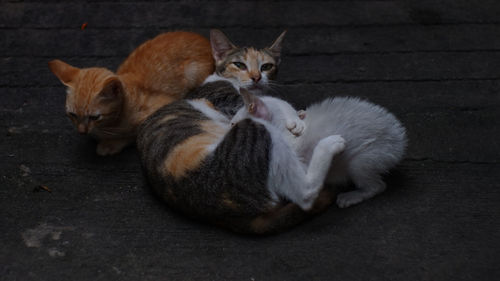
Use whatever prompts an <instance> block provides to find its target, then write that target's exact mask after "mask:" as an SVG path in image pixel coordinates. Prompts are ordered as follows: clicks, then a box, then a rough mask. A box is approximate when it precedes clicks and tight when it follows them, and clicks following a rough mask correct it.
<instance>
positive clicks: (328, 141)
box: [318, 135, 345, 154]
mask: <svg viewBox="0 0 500 281" xmlns="http://www.w3.org/2000/svg"><path fill="white" fill-rule="evenodd" d="M318 146H319V148H320V149H323V150H324V151H328V152H330V153H333V154H336V153H339V152H341V151H343V150H344V149H345V140H344V138H343V137H341V136H340V135H332V136H328V137H326V138H323V139H321V140H320V141H319V143H318Z"/></svg>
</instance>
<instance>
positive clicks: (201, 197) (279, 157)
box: [137, 99, 344, 233]
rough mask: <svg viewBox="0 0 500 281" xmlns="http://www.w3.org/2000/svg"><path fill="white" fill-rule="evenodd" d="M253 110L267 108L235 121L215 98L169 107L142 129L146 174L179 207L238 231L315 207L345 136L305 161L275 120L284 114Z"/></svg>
mask: <svg viewBox="0 0 500 281" xmlns="http://www.w3.org/2000/svg"><path fill="white" fill-rule="evenodd" d="M247 110H248V111H250V112H257V113H259V114H256V115H254V116H252V117H251V118H246V119H244V120H241V121H239V122H237V123H236V124H234V125H233V126H231V125H230V120H229V119H228V118H227V116H225V115H224V114H222V113H221V112H219V111H217V110H216V109H215V108H214V105H213V104H212V103H211V102H210V101H208V100H207V99H197V100H182V101H177V102H174V103H172V104H169V105H167V106H164V107H162V108H161V109H159V110H158V111H157V112H155V113H153V114H152V115H151V116H150V117H149V118H148V119H147V120H146V121H145V122H144V124H143V125H142V126H141V129H140V131H139V135H138V140H137V145H138V149H139V152H140V155H141V161H142V165H143V169H144V173H145V176H146V178H147V180H148V181H149V184H150V185H151V187H152V188H153V189H154V190H155V191H156V192H157V193H158V194H159V195H160V196H161V197H162V198H163V199H164V200H165V201H166V202H167V203H168V205H169V206H170V207H172V208H173V209H176V210H179V211H181V212H183V213H185V214H188V215H190V216H192V217H196V218H201V219H206V220H208V221H210V222H212V223H215V224H218V225H221V226H224V227H228V228H230V229H232V230H235V231H240V232H250V233H268V232H274V231H279V230H282V229H284V228H286V227H289V226H291V225H294V224H296V223H298V221H300V220H302V219H303V218H304V217H305V216H306V211H308V210H311V209H312V207H313V204H314V203H315V200H316V198H318V194H319V192H320V191H321V188H322V186H323V182H324V180H325V177H326V175H327V172H328V170H329V167H330V163H331V161H332V157H333V156H334V155H335V154H337V153H339V152H341V151H342V150H343V149H344V140H343V139H342V137H340V136H338V135H332V136H327V137H325V138H323V139H322V140H320V141H319V142H317V144H316V145H315V148H314V149H313V155H312V157H311V159H310V161H309V163H308V165H305V164H304V163H303V162H301V161H300V159H299V157H298V156H297V154H296V153H295V151H294V150H293V149H292V147H291V146H290V145H289V143H288V142H287V141H286V140H285V138H284V137H283V134H282V131H281V129H280V128H277V127H275V126H274V125H273V121H277V123H280V122H282V119H283V118H284V117H283V116H278V115H273V116H271V115H265V116H264V115H261V114H260V113H261V111H260V110H259V108H258V107H256V106H253V105H251V106H248V107H247ZM320 201H321V200H320ZM289 202H291V203H289ZM317 205H319V206H320V207H317V208H323V206H321V205H324V204H323V203H322V202H319V203H317ZM297 206H299V207H297Z"/></svg>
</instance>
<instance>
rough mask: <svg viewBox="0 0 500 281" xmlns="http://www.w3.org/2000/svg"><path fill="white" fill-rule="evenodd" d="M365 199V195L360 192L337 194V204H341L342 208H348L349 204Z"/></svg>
mask: <svg viewBox="0 0 500 281" xmlns="http://www.w3.org/2000/svg"><path fill="white" fill-rule="evenodd" d="M363 200H365V197H364V196H363V194H361V193H359V192H356V191H350V192H344V193H340V194H339V195H338V196H337V206H339V207H340V208H347V207H349V206H352V205H355V204H358V203H361V202H362V201H363Z"/></svg>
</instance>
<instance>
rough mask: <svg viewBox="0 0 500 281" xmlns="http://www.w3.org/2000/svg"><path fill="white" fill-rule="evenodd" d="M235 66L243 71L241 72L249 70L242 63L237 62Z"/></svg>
mask: <svg viewBox="0 0 500 281" xmlns="http://www.w3.org/2000/svg"><path fill="white" fill-rule="evenodd" d="M233 64H234V65H236V67H237V68H239V69H241V70H246V69H247V66H246V65H245V64H244V63H242V62H239V61H235V62H233Z"/></svg>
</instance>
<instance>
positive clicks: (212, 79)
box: [185, 29, 303, 135]
mask: <svg viewBox="0 0 500 281" xmlns="http://www.w3.org/2000/svg"><path fill="white" fill-rule="evenodd" d="M285 34H286V30H285V31H283V32H282V33H281V34H280V35H279V36H278V37H277V38H276V40H274V42H273V43H272V44H271V45H270V46H269V47H265V48H263V49H256V48H253V47H237V46H236V45H234V44H233V43H231V41H230V40H229V39H228V38H227V37H226V36H225V35H224V33H222V32H221V31H220V30H217V29H212V30H211V31H210V44H211V46H212V55H213V57H214V59H215V65H216V68H215V73H214V74H212V75H210V76H209V77H207V79H206V80H205V82H204V83H203V85H202V86H201V87H199V88H197V89H195V90H194V91H192V92H190V93H188V94H187V95H186V97H185V98H186V99H200V98H203V99H207V100H208V101H210V102H211V103H212V104H213V105H214V107H215V108H216V109H217V110H218V111H219V112H221V113H223V114H225V115H226V117H228V118H232V116H233V115H234V114H235V113H236V111H237V110H238V109H239V108H241V107H242V106H243V100H242V99H241V96H240V95H239V91H238V89H240V88H243V89H246V90H248V91H250V92H252V93H254V94H263V93H265V92H267V91H268V90H269V89H270V88H271V87H272V86H273V85H276V82H274V81H275V79H276V75H277V73H278V67H279V64H280V62H281V49H282V42H283V38H284V37H285ZM300 117H301V118H303V115H301V116H300ZM300 123H303V122H301V121H300V119H299V118H297V117H296V115H291V114H290V115H288V119H287V122H286V125H287V128H288V129H289V130H290V131H291V132H293V133H294V134H297V135H298V134H300V128H301V127H300V126H299V125H298V124H300Z"/></svg>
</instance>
